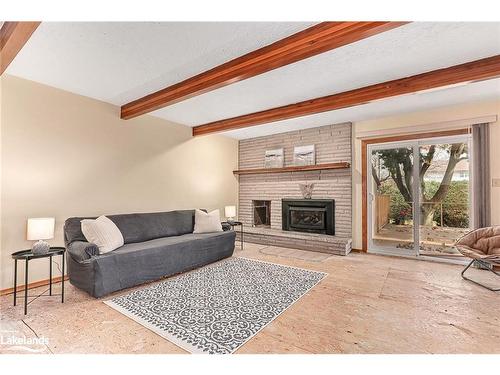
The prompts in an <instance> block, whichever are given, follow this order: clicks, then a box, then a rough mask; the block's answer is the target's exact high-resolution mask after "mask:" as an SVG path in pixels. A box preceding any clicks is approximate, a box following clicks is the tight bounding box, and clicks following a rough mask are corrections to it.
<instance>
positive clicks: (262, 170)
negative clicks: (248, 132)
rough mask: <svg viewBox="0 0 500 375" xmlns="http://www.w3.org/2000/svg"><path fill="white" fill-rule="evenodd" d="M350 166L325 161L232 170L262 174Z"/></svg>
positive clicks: (343, 163)
mask: <svg viewBox="0 0 500 375" xmlns="http://www.w3.org/2000/svg"><path fill="white" fill-rule="evenodd" d="M350 167H351V164H350V163H347V162H340V163H325V164H315V165H300V166H290V167H283V168H255V169H240V170H236V171H233V174H235V175H246V174H264V173H285V172H305V171H321V170H327V169H347V168H350Z"/></svg>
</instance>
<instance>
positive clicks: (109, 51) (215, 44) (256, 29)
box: [7, 22, 312, 123]
mask: <svg viewBox="0 0 500 375" xmlns="http://www.w3.org/2000/svg"><path fill="white" fill-rule="evenodd" d="M311 25H312V23H296V22H290V23H280V22H238V23H236V22H42V24H41V25H40V26H39V27H38V29H37V30H36V31H35V32H34V33H33V35H32V36H31V38H30V39H29V40H28V42H27V43H26V45H25V46H24V47H23V49H22V50H21V52H20V53H19V54H18V55H17V57H16V58H15V60H14V61H13V63H11V65H10V66H9V68H8V69H7V73H8V74H12V75H15V76H19V77H23V78H26V79H30V80H33V81H36V82H40V83H44V84H47V85H50V86H54V87H57V88H61V89H64V90H67V91H70V92H74V93H77V94H80V95H85V96H89V97H92V98H95V99H99V100H102V101H105V102H108V103H112V104H116V105H122V104H125V103H127V102H129V101H131V100H134V99H138V98H139V97H142V96H144V95H147V94H149V93H151V92H154V91H157V90H159V89H162V88H164V87H166V86H169V85H172V84H174V83H177V82H179V81H182V80H184V79H186V78H189V77H191V76H193V75H195V74H198V73H200V72H202V71H205V70H207V69H210V68H213V67H214V66H217V65H220V64H222V63H224V62H226V61H229V60H232V59H234V58H236V57H238V56H241V55H243V54H245V53H248V52H251V51H253V50H255V49H258V48H260V47H263V46H265V45H267V44H270V43H272V42H275V41H277V40H279V39H282V38H284V37H286V36H289V35H291V34H294V33H296V32H298V31H300V30H302V29H305V28H307V27H309V26H311ZM180 123H182V121H180Z"/></svg>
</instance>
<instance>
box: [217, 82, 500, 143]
mask: <svg viewBox="0 0 500 375" xmlns="http://www.w3.org/2000/svg"><path fill="white" fill-rule="evenodd" d="M496 98H500V79H493V80H488V81H483V82H476V83H471V84H468V85H465V86H459V87H453V88H444V89H442V90H439V91H432V92H426V93H416V94H408V95H402V96H398V97H394V98H389V99H382V100H379V101H375V102H372V103H368V104H364V105H360V106H356V107H351V108H344V109H339V110H336V111H330V112H323V113H319V114H316V115H311V116H304V117H299V118H295V119H290V120H284V121H277V122H273V123H270V124H265V125H258V126H252V127H249V128H244V129H238V130H232V131H229V132H226V133H224V134H225V135H227V136H229V137H232V138H237V139H246V138H254V137H261V136H264V135H270V134H277V133H284V132H287V131H292V130H299V129H307V128H314V127H317V126H323V125H330V124H338V123H341V122H347V121H351V122H356V121H364V120H371V119H376V118H382V117H386V116H392V115H397V114H402V113H410V112H415V111H421V110H430V109H433V108H438V107H442V106H447V105H455V104H462V103H470V102H476V101H482V100H490V99H496ZM492 114H494V113H485V115H492ZM407 125H413V124H407ZM402 126H403V124H402Z"/></svg>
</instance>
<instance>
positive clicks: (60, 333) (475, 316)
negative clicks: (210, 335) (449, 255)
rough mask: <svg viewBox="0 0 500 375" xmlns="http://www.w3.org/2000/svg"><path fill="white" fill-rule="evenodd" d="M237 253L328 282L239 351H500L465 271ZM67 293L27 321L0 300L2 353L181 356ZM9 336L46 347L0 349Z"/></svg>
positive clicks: (494, 316) (485, 296)
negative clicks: (305, 270)
mask: <svg viewBox="0 0 500 375" xmlns="http://www.w3.org/2000/svg"><path fill="white" fill-rule="evenodd" d="M236 248H237V251H236V252H235V255H236V256H244V257H248V258H256V259H262V260H266V261H269V262H275V263H281V264H286V265H292V266H298V267H303V268H308V269H312V270H318V271H324V272H328V274H329V275H328V277H327V278H325V279H324V280H323V281H322V282H321V283H320V284H318V285H317V286H316V287H315V288H313V289H312V290H311V291H310V292H309V293H307V294H306V295H305V296H304V297H302V298H301V299H300V300H299V301H298V302H297V303H295V304H294V305H293V306H292V307H290V308H289V309H288V310H287V311H285V312H284V313H283V314H282V315H280V316H279V317H278V318H277V319H276V320H274V321H273V322H272V323H271V324H269V325H268V326H267V327H266V328H264V329H263V330H262V331H261V332H259V333H258V334H257V335H256V336H255V337H254V338H252V339H251V340H250V341H249V342H248V343H246V344H245V345H243V346H242V347H241V348H240V349H239V350H238V351H237V353H500V295H499V294H498V293H494V292H490V291H488V290H486V289H483V288H480V287H478V286H476V285H473V284H471V283H469V282H467V281H465V280H462V278H461V277H460V271H461V268H462V267H461V266H457V265H450V264H442V263H434V262H428V261H418V260H411V259H403V258H395V257H384V256H376V255H367V254H360V253H352V254H350V255H348V256H347V257H341V256H329V257H323V258H322V259H319V258H318V256H317V254H315V253H311V254H310V256H311V258H310V260H308V258H307V254H308V253H307V252H301V251H298V252H296V251H294V250H290V249H288V250H283V249H272V248H269V247H267V248H266V246H264V245H255V244H248V243H247V244H245V250H243V251H241V250H239V245H238V246H236ZM262 250H264V251H262ZM287 255H288V256H287ZM473 272H475V273H476V274H477V275H478V276H479V277H483V276H485V275H486V272H485V271H479V270H474V271H473ZM242 277H243V275H242ZM58 287H59V286H58ZM66 292H67V298H66V301H65V303H64V304H61V303H60V302H59V300H58V299H57V297H56V298H54V299H51V298H43V299H39V300H37V301H35V302H34V303H32V304H31V305H30V306H29V311H28V315H27V316H24V315H23V307H22V304H21V305H18V306H17V307H13V306H12V296H11V295H9V296H3V297H1V298H0V309H1V317H0V323H1V327H0V331H1V332H0V334H2V336H3V339H2V341H3V343H2V344H1V345H0V351H1V352H2V353H31V352H39V353H185V351H184V350H182V349H180V348H178V347H177V346H175V345H174V344H172V343H170V342H169V341H167V340H165V339H163V338H161V337H159V336H157V335H156V334H155V333H153V332H151V331H150V330H148V329H146V328H144V327H143V326H141V325H140V324H138V323H136V322H134V321H132V320H130V319H128V318H127V317H125V316H124V315H122V314H120V313H118V312H117V311H115V310H113V309H111V308H110V307H108V306H106V305H105V304H104V303H102V300H99V299H94V298H92V297H89V296H88V295H87V294H86V293H84V292H82V291H80V290H78V289H76V288H74V287H73V286H71V285H70V284H69V283H68V284H67V289H66ZM120 293H123V292H120ZM117 294H119V293H117ZM108 298H109V297H108ZM12 335H14V336H17V337H22V336H23V335H24V337H26V338H28V339H29V338H33V337H38V338H46V339H47V340H48V342H47V344H46V345H43V344H42V345H29V346H28V347H27V348H26V347H25V346H22V345H16V344H10V345H9V344H6V343H5V341H7V340H6V339H7V338H8V337H11V336H12ZM27 349H29V351H28V350H27Z"/></svg>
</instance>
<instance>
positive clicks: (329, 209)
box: [281, 199, 335, 236]
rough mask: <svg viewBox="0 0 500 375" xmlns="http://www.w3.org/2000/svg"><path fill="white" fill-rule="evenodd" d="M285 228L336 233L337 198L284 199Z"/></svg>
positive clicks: (282, 205)
mask: <svg viewBox="0 0 500 375" xmlns="http://www.w3.org/2000/svg"><path fill="white" fill-rule="evenodd" d="M281 208H282V214H283V217H282V219H283V220H282V226H283V230H287V231H297V232H309V233H320V234H329V235H332V236H333V235H335V200H333V199H282V201H281Z"/></svg>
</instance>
